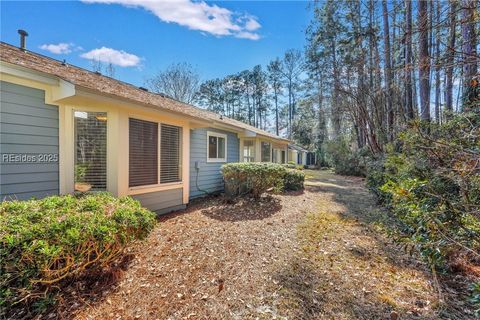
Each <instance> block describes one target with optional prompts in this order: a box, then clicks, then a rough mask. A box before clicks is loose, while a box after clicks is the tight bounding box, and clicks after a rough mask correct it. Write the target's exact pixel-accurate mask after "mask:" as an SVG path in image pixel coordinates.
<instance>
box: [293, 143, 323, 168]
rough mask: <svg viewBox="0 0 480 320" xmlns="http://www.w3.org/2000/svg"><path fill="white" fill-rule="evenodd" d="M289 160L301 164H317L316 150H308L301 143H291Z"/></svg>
mask: <svg viewBox="0 0 480 320" xmlns="http://www.w3.org/2000/svg"><path fill="white" fill-rule="evenodd" d="M288 161H293V162H295V164H299V165H304V166H312V165H315V164H316V156H315V153H314V152H311V151H308V150H307V149H305V148H303V147H301V146H299V145H295V144H289V145H288Z"/></svg>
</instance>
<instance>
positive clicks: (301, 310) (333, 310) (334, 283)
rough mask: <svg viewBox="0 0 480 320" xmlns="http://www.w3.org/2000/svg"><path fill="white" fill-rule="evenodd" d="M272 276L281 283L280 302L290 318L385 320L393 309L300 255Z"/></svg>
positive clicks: (308, 319)
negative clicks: (355, 289)
mask: <svg viewBox="0 0 480 320" xmlns="http://www.w3.org/2000/svg"><path fill="white" fill-rule="evenodd" d="M272 278H273V279H274V280H275V281H278V282H279V283H281V284H282V289H281V291H280V295H281V297H282V298H281V301H280V303H281V304H282V308H285V309H286V310H287V311H286V312H287V317H288V318H289V319H290V318H291V319H301V320H310V319H330V318H332V319H333V318H334V319H365V320H367V319H368V320H369V319H388V318H389V316H390V314H391V311H392V308H391V307H390V306H388V305H386V304H382V303H381V301H378V300H376V299H375V298H374V297H367V296H359V295H358V291H353V290H351V284H349V283H346V282H345V281H344V280H343V278H341V277H336V276H333V275H331V274H330V273H323V272H321V270H318V268H316V267H315V265H314V264H312V263H311V262H309V261H308V260H306V259H304V258H302V257H292V259H291V260H290V261H289V262H288V263H286V264H285V265H283V266H282V267H281V269H279V270H277V271H276V273H274V274H273V276H272ZM367 295H368V294H367Z"/></svg>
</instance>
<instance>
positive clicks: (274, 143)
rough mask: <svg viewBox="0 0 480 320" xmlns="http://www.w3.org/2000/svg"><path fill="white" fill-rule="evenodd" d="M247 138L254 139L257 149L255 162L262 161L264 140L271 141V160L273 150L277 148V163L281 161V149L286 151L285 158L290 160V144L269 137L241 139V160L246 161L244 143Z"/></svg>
mask: <svg viewBox="0 0 480 320" xmlns="http://www.w3.org/2000/svg"><path fill="white" fill-rule="evenodd" d="M245 140H249V141H254V149H255V162H262V142H268V143H270V161H272V154H273V151H274V150H276V152H277V161H276V162H277V163H281V159H282V158H281V151H285V160H286V162H288V157H289V155H288V148H287V147H288V144H287V143H286V142H285V143H284V144H282V143H278V141H275V140H273V139H268V138H259V137H243V138H241V139H240V159H239V161H240V162H245V159H244V158H243V143H244V141H245Z"/></svg>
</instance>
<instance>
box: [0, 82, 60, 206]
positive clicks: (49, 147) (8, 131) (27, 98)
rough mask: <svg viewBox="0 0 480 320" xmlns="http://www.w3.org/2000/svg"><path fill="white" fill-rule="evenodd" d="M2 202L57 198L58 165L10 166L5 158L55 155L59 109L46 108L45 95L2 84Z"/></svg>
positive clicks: (0, 147)
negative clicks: (12, 155) (33, 198)
mask: <svg viewBox="0 0 480 320" xmlns="http://www.w3.org/2000/svg"><path fill="white" fill-rule="evenodd" d="M0 95H1V97H0V153H1V155H0V199H1V200H3V199H20V200H23V199H30V198H32V197H35V198H42V197H45V196H48V195H53V194H58V192H59V190H58V174H59V173H58V161H56V162H43V163H40V162H36V161H35V162H8V161H4V156H5V155H6V154H28V155H36V156H38V154H56V155H57V156H58V151H59V148H58V107H57V106H53V105H47V104H45V92H44V91H42V90H38V89H33V88H29V87H24V86H20V85H16V84H12V83H9V82H4V81H1V82H0Z"/></svg>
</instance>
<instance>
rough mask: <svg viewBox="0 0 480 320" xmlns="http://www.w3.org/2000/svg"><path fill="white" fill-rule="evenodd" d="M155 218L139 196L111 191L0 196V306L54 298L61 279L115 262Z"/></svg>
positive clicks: (147, 228) (139, 237)
mask: <svg viewBox="0 0 480 320" xmlns="http://www.w3.org/2000/svg"><path fill="white" fill-rule="evenodd" d="M154 224H155V215H154V213H152V212H150V211H148V210H147V209H145V208H143V207H141V205H140V203H139V202H138V201H136V200H133V199H132V198H129V197H124V198H115V197H113V196H111V195H109V194H107V193H97V194H89V195H84V196H80V197H75V196H71V195H67V196H52V197H47V198H44V199H41V200H29V201H5V202H2V203H1V204H0V310H6V311H5V312H8V310H7V309H9V308H12V307H14V306H15V305H16V304H18V303H20V302H22V303H25V304H27V303H32V302H36V304H39V303H38V302H39V301H38V300H41V299H42V298H43V299H49V301H51V302H55V298H54V293H52V292H53V291H55V290H52V289H53V288H54V286H57V285H58V284H59V283H60V281H62V280H64V279H69V278H72V277H76V276H81V275H86V274H88V273H89V272H96V271H101V270H103V269H104V268H108V267H110V266H112V265H113V264H114V263H115V261H118V258H119V257H120V256H121V255H122V253H123V251H124V249H125V247H126V246H127V245H128V244H129V243H131V242H133V241H135V240H137V239H143V238H145V237H146V236H147V235H148V234H149V232H150V231H151V230H152V228H153V226H154ZM40 293H41V294H40ZM52 295H53V299H52ZM40 304H41V303H40ZM0 314H1V313H0Z"/></svg>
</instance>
